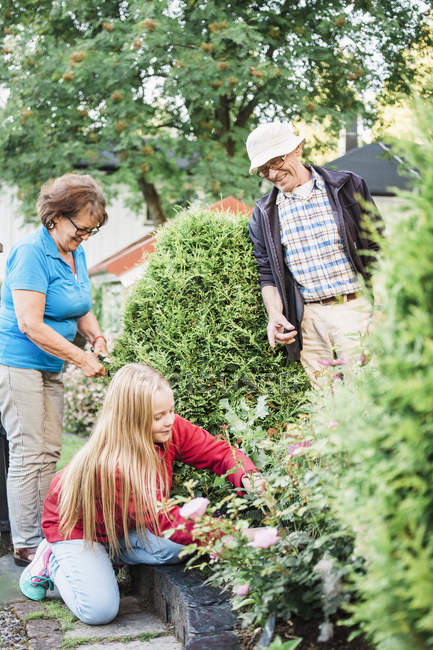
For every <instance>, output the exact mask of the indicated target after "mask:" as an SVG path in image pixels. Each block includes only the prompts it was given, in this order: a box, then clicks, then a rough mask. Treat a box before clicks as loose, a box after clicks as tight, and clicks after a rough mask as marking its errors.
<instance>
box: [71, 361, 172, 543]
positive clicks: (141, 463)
mask: <svg viewBox="0 0 433 650" xmlns="http://www.w3.org/2000/svg"><path fill="white" fill-rule="evenodd" d="M161 389H165V390H171V389H170V385H169V383H168V381H167V380H166V379H165V378H164V377H163V376H162V375H161V374H160V373H159V372H157V371H156V370H154V369H153V368H151V367H150V366H145V365H141V364H138V363H130V364H128V365H126V366H124V367H123V368H121V369H120V370H118V371H117V372H116V374H115V375H114V377H113V379H112V381H111V383H110V385H109V387H108V391H107V394H106V397H105V400H104V404H103V406H102V410H101V413H100V415H99V418H98V421H97V423H96V426H95V429H94V431H93V433H92V435H91V437H90V438H89V440H88V442H87V443H86V444H85V445H84V446H83V447H82V448H81V449H80V451H79V452H78V453H77V454H76V455H75V456H74V458H73V459H72V461H71V462H70V463H69V465H68V466H67V467H66V468H65V470H64V472H63V475H62V477H61V494H60V526H59V528H60V531H61V533H62V535H64V536H65V538H68V537H69V536H70V534H71V532H72V530H73V528H74V527H75V525H76V524H77V521H78V519H79V518H80V517H82V520H83V538H84V540H85V541H87V542H90V543H92V542H93V540H95V539H96V523H97V522H96V520H97V510H98V509H99V510H101V511H102V515H103V519H104V524H105V528H106V531H107V537H108V542H109V545H110V552H111V553H112V554H115V553H116V551H118V550H119V541H118V532H116V523H115V521H116V517H115V513H116V494H118V495H120V496H119V497H118V499H119V502H120V504H121V514H122V525H123V536H124V537H125V541H126V545H127V546H128V547H130V543H129V536H128V526H129V527H130V528H131V522H130V521H128V505H129V503H130V499H131V498H132V502H133V504H134V509H135V513H136V520H135V527H136V529H137V532H138V533H141V534H143V535H145V529H146V528H147V527H148V526H149V525H151V526H152V528H153V529H154V530H155V531H159V525H158V518H157V499H158V496H157V494H158V491H160V493H161V495H163V496H166V497H168V486H167V469H166V465H165V462H164V460H163V458H162V456H161V455H160V454H159V452H158V451H157V449H156V448H155V444H154V442H153V439H152V420H153V404H152V402H153V395H154V393H155V391H157V390H161ZM165 444H166V445H167V444H168V443H165ZM165 450H166V448H165Z"/></svg>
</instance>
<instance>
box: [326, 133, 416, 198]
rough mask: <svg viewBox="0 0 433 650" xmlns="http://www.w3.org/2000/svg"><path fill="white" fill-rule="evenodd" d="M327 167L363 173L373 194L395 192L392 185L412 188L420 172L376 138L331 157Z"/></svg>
mask: <svg viewBox="0 0 433 650" xmlns="http://www.w3.org/2000/svg"><path fill="white" fill-rule="evenodd" d="M323 167H326V168H327V169H338V170H347V171H350V172H355V173H356V174H359V176H362V178H363V179H364V180H365V182H366V183H367V186H368V189H369V190H370V193H371V194H373V196H394V194H395V192H393V191H392V189H391V188H395V187H398V188H399V189H403V190H406V189H410V188H411V187H412V184H413V181H414V180H415V178H416V177H418V176H419V174H418V172H416V171H415V170H413V169H410V168H409V166H408V165H407V164H405V163H404V161H403V160H402V159H401V158H399V157H398V156H396V155H394V154H393V153H392V151H391V149H390V147H388V146H387V145H385V144H384V143H383V142H372V143H371V144H366V145H364V146H363V147H358V148H357V149H352V150H351V151H348V152H347V153H346V154H345V155H344V156H341V157H340V158H336V159H335V160H330V161H329V162H327V163H325V164H324V165H323Z"/></svg>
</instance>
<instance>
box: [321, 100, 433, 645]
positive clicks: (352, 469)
mask: <svg viewBox="0 0 433 650" xmlns="http://www.w3.org/2000/svg"><path fill="white" fill-rule="evenodd" d="M432 123H433V108H432V107H427V106H425V107H424V108H423V116H422V118H421V128H420V129H419V139H420V142H419V143H418V147H414V146H413V145H411V146H409V147H408V148H407V149H406V158H407V159H408V160H409V161H410V163H411V164H412V166H413V168H415V169H418V170H419V172H420V175H421V179H420V180H418V182H417V184H416V187H415V188H414V190H413V192H411V193H410V194H407V195H406V203H405V205H404V207H403V208H402V209H401V211H399V212H397V211H396V212H395V213H394V216H393V221H392V223H390V224H389V228H388V235H387V239H386V241H385V242H384V249H383V252H382V262H381V265H380V267H379V270H378V275H379V278H378V279H379V285H383V287H384V291H383V299H382V302H383V304H382V311H383V318H382V320H381V321H380V322H379V323H378V324H377V325H376V332H375V333H374V334H373V335H372V338H371V341H370V343H371V351H372V362H371V363H370V364H369V365H368V366H367V367H366V369H365V370H364V372H362V373H361V374H359V375H358V376H357V374H356V373H355V376H354V377H353V378H352V379H350V378H349V379H347V380H346V382H345V384H344V385H343V384H340V385H338V384H336V383H335V382H334V384H333V392H334V396H333V398H332V396H329V400H328V406H327V408H326V407H325V408H323V401H322V405H321V409H317V412H316V414H315V428H316V431H317V432H318V433H319V434H320V432H321V431H326V435H327V437H328V450H329V452H330V453H333V454H335V453H336V452H345V454H346V459H347V460H346V462H345V463H342V472H341V473H340V474H339V476H338V481H336V482H333V483H332V484H331V486H330V493H331V495H332V499H333V504H334V507H335V509H336V512H337V513H338V515H339V516H340V517H341V518H342V519H343V520H344V522H345V523H346V524H349V525H351V527H352V529H353V530H354V532H355V535H356V548H357V550H358V552H359V553H360V554H361V555H362V556H363V557H364V558H365V571H363V572H361V573H358V574H356V575H355V576H354V580H355V585H356V587H357V589H358V593H359V600H358V601H357V602H356V603H355V604H354V605H353V609H352V611H353V617H354V620H355V621H356V622H360V623H361V624H362V626H363V627H364V629H365V630H366V631H367V633H368V634H369V636H370V638H371V639H372V640H373V642H374V643H375V644H376V646H377V647H378V648H380V649H383V650H385V649H389V650H415V649H420V650H424V649H427V648H431V647H433V132H432V128H431V125H432Z"/></svg>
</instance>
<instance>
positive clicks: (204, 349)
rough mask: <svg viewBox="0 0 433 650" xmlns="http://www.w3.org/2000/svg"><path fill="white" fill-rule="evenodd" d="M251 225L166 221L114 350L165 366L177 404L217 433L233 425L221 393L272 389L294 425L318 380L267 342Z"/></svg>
mask: <svg viewBox="0 0 433 650" xmlns="http://www.w3.org/2000/svg"><path fill="white" fill-rule="evenodd" d="M247 225H248V220H247V218H245V217H241V216H236V217H234V216H232V215H229V214H227V213H220V214H216V213H214V212H194V211H189V212H185V213H182V214H179V216H178V217H177V218H176V219H175V220H174V221H173V222H171V223H169V224H168V225H166V226H164V227H163V228H162V229H161V230H160V232H159V236H158V242H157V246H156V251H155V253H154V254H153V255H152V256H151V258H150V262H149V266H148V268H147V270H146V273H145V275H144V277H143V278H142V279H140V280H139V281H138V283H137V285H136V287H135V290H134V292H133V294H132V296H131V297H130V299H129V301H128V303H127V305H126V309H125V317H124V329H123V333H122V334H121V336H120V337H119V339H118V341H117V345H116V346H115V349H114V351H113V366H114V369H116V368H117V367H120V366H122V365H124V364H125V363H128V362H132V361H138V362H142V363H149V364H151V365H152V366H154V367H155V368H157V369H158V370H159V371H160V372H162V373H163V374H164V375H165V376H166V377H167V378H168V379H169V380H170V382H171V384H172V386H173V389H174V393H175V396H176V408H177V411H178V412H179V413H180V414H181V415H182V416H183V417H186V418H188V419H190V420H192V421H193V422H194V423H196V424H199V425H200V426H203V427H205V428H206V429H208V430H209V431H210V432H211V433H213V434H216V433H218V432H219V430H220V426H221V425H223V424H224V422H225V419H224V414H223V411H222V410H221V407H220V405H219V401H220V399H222V398H226V397H230V398H231V403H232V404H235V403H237V402H238V401H239V399H240V398H241V397H242V396H244V397H245V398H246V399H247V400H249V399H250V400H254V401H255V398H256V396H257V395H258V394H262V393H266V394H267V395H268V396H269V402H270V404H271V413H272V412H278V417H279V418H283V420H284V421H285V422H286V421H289V420H292V419H293V418H294V416H295V415H296V413H297V412H298V410H299V407H300V405H301V404H302V403H303V402H304V399H305V398H304V392H305V390H306V389H307V386H308V382H307V379H306V377H305V375H304V372H303V369H302V367H301V366H300V364H290V365H289V364H288V362H287V355H286V352H285V350H284V349H281V348H280V349H277V350H276V351H273V350H272V349H271V348H270V346H269V344H268V342H267V339H266V323H267V317H266V313H265V310H264V307H263V305H262V299H261V294H260V290H259V286H258V278H257V268H256V263H255V259H254V257H253V254H252V245H251V242H250V239H249V236H248V230H247ZM268 421H269V425H273V424H274V421H275V418H274V416H272V414H271V415H270V416H269V418H268Z"/></svg>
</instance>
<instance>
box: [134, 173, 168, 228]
mask: <svg viewBox="0 0 433 650" xmlns="http://www.w3.org/2000/svg"><path fill="white" fill-rule="evenodd" d="M138 185H139V187H140V190H141V191H142V193H143V196H144V200H145V201H146V203H147V207H148V209H149V214H150V217H151V219H152V221H153V223H154V224H155V226H160V225H161V224H162V223H164V222H165V221H167V219H166V216H165V214H164V210H163V209H162V205H161V199H160V198H159V194H158V192H157V190H156V187H155V185H154V184H153V183H148V182H147V181H146V179H145V178H143V176H141V177H140V178H139V179H138Z"/></svg>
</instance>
